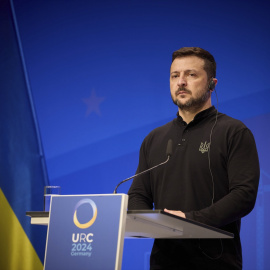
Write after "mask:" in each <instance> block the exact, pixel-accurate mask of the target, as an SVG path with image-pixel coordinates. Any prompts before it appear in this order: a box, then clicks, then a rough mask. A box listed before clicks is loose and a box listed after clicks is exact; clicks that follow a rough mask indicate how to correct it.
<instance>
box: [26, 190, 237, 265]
mask: <svg viewBox="0 0 270 270" xmlns="http://www.w3.org/2000/svg"><path fill="white" fill-rule="evenodd" d="M127 200H128V196H127V195H126V194H101V195H55V196H53V197H52V200H51V209H50V212H27V213H26V214H27V215H28V216H30V217H31V224H39V225H48V232H47V242H46V252H45V262H44V270H56V269H57V270H61V269H64V270H69V269H72V270H73V269H80V270H84V269H95V270H99V269H100V270H107V269H108V270H112V269H115V270H120V269H121V264H122V254H123V243H124V238H138V239H140V238H167V239H168V238H201V239H202V238H233V234H232V233H229V232H226V231H222V230H220V229H217V228H214V227H210V226H208V225H205V224H201V223H198V222H195V221H192V220H188V219H184V218H180V217H177V216H174V215H171V214H169V213H166V212H164V211H162V210H136V211H127Z"/></svg>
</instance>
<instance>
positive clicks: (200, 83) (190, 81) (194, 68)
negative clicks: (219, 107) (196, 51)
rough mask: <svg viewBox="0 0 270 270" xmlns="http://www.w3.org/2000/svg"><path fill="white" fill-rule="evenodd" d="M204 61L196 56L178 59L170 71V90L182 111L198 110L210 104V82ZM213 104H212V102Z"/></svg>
mask: <svg viewBox="0 0 270 270" xmlns="http://www.w3.org/2000/svg"><path fill="white" fill-rule="evenodd" d="M203 67H204V60H203V59H201V58H198V57H196V56H185V57H181V58H176V59H175V60H174V61H173V62H172V65H171V70H170V89H171V96H172V100H173V102H174V104H176V105H177V106H178V107H179V109H181V110H197V109H200V108H202V107H203V106H204V105H205V104H206V102H207V101H208V102H209V99H210V96H211V94H210V91H209V90H208V85H209V80H208V77H207V73H206V71H205V70H204V68H203ZM210 104H211V102H210Z"/></svg>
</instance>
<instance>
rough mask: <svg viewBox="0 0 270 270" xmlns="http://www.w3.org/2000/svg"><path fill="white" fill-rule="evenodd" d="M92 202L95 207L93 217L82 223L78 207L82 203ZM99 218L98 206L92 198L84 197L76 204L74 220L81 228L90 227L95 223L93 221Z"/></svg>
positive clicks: (93, 207)
mask: <svg viewBox="0 0 270 270" xmlns="http://www.w3.org/2000/svg"><path fill="white" fill-rule="evenodd" d="M86 203H88V204H90V205H91V207H92V209H93V217H92V218H91V219H90V220H89V221H88V222H86V223H80V222H79V221H78V218H77V209H78V208H79V207H80V206H81V205H82V204H86ZM96 218H97V206H96V204H95V203H94V202H93V201H92V200H90V199H83V200H80V201H79V202H78V203H77V204H76V206H75V212H74V215H73V221H74V224H75V225H76V226H77V227H78V228H80V229H86V228H89V227H90V226H91V225H93V223H94V222H95V220H96Z"/></svg>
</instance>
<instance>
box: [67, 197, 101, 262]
mask: <svg viewBox="0 0 270 270" xmlns="http://www.w3.org/2000/svg"><path fill="white" fill-rule="evenodd" d="M83 204H90V206H91V207H92V210H93V217H92V218H91V219H90V220H89V221H88V222H86V223H80V222H79V220H78V218H77V210H78V208H79V207H80V206H81V205H83ZM96 218H97V206H96V204H95V203H94V201H93V200H91V199H82V200H80V201H79V202H78V203H77V204H76V206H75V211H74V215H73V222H74V224H75V225H76V226H77V227H78V228H80V229H87V228H89V227H90V226H92V225H93V224H94V222H95V221H96ZM93 236H94V234H93V233H88V234H86V233H83V232H82V233H77V234H75V233H73V234H72V248H71V256H87V257H90V256H91V255H92V249H93V247H92V242H93Z"/></svg>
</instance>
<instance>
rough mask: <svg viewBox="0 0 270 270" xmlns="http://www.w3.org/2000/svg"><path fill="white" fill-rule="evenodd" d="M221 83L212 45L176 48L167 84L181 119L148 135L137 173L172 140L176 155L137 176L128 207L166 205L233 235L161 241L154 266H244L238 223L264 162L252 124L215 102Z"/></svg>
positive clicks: (160, 158)
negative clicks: (223, 110) (224, 111)
mask: <svg viewBox="0 0 270 270" xmlns="http://www.w3.org/2000/svg"><path fill="white" fill-rule="evenodd" d="M216 84H217V79H216V62H215V59H214V57H213V56H212V55H211V54H210V53H209V52H208V51H205V50H203V49H201V48H197V47H190V48H189V47H188V48H187V47H185V48H181V49H179V50H177V51H175V52H174V53H173V57H172V64H171V69H170V89H171V96H172V99H173V102H174V103H175V104H176V105H177V106H178V113H177V118H176V119H174V120H173V121H171V122H169V123H167V124H166V125H164V126H161V127H159V128H156V129H154V130H153V131H152V132H150V134H149V135H148V136H147V137H146V138H145V139H144V141H143V143H142V146H141V149H140V158H139V165H138V169H137V172H141V171H143V170H146V169H148V168H150V167H152V166H154V165H156V164H159V163H161V162H162V161H164V160H165V159H166V155H165V151H166V146H167V142H168V140H169V139H172V141H173V154H172V157H171V159H170V161H169V162H168V163H166V164H165V165H163V166H161V167H159V168H157V169H155V170H153V171H151V172H150V173H147V174H145V175H143V176H139V177H136V178H135V179H134V180H133V183H132V185H131V187H130V190H129V210H135V209H152V208H153V207H154V208H155V209H165V211H167V212H169V213H172V214H175V215H178V216H180V217H184V218H188V219H192V220H195V221H198V222H201V223H205V224H207V225H210V226H215V227H218V228H220V229H223V230H226V231H228V232H231V233H233V234H234V239H212V240H211V239H207V240H202V239H193V240H191V239H156V240H155V241H154V245H153V249H152V253H151V258H150V266H151V269H152V270H153V269H166V270H173V269H189V270H190V269H191V270H192V269H207V270H209V269H218V270H221V269H226V270H227V269H230V270H231V269H242V252H241V242H240V224H241V218H242V217H243V216H245V215H247V214H248V213H249V212H250V211H251V210H252V209H253V207H254V204H255V200H256V195H257V189H258V182H259V161H258V155H257V150H256V145H255V141H254V138H253V135H252V133H251V132H250V130H249V129H248V128H247V127H246V126H245V125H244V124H243V123H242V122H240V121H239V120H236V119H233V118H231V117H229V116H227V115H225V114H222V113H219V112H217V110H216V109H215V107H214V106H212V105H211V93H212V92H213V91H214V88H215V86H216ZM167 209H168V210H167Z"/></svg>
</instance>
